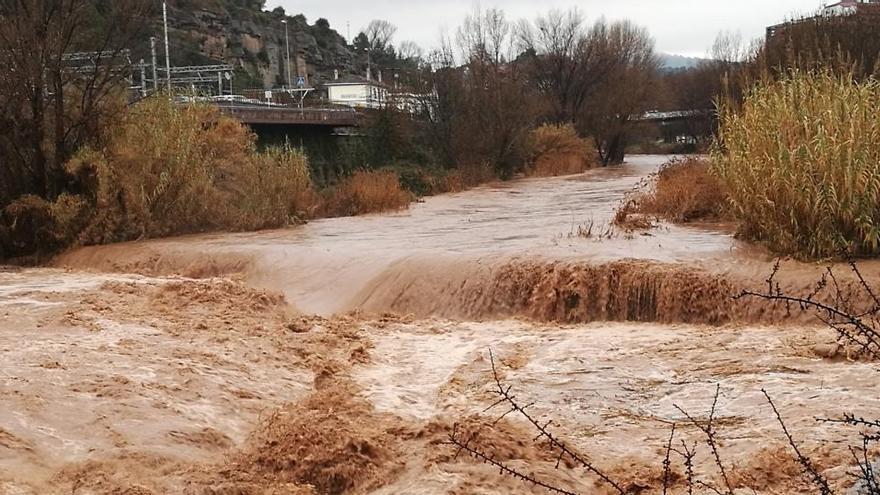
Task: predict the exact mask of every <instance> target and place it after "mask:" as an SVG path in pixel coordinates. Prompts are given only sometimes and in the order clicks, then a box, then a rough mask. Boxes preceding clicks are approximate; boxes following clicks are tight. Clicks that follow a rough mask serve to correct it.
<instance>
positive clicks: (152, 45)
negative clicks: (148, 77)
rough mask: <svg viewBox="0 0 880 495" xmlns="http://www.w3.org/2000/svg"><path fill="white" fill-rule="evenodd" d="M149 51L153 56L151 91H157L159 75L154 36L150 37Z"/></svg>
mask: <svg viewBox="0 0 880 495" xmlns="http://www.w3.org/2000/svg"><path fill="white" fill-rule="evenodd" d="M150 52H151V55H152V56H153V91H159V76H158V74H157V72H158V70H157V68H156V37H155V36H152V37H150Z"/></svg>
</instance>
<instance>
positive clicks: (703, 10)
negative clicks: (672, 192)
mask: <svg viewBox="0 0 880 495" xmlns="http://www.w3.org/2000/svg"><path fill="white" fill-rule="evenodd" d="M828 3H831V1H830V0H829V2H828ZM267 5H268V6H269V8H274V7H276V6H278V5H281V6H282V7H284V9H285V10H286V11H287V13H288V14H291V15H294V14H298V13H302V14H305V16H306V18H307V19H308V20H309V22H310V23H313V22H314V21H315V20H316V19H317V18H319V17H325V18H327V19H328V20H329V21H330V24H331V26H333V27H334V28H335V29H336V30H337V31H339V32H340V33H341V34H342V35H343V36H346V35H347V29H346V24H347V23H350V25H351V34H352V36H354V35H355V34H357V33H358V31H360V29H361V28H363V27H364V26H366V24H367V23H368V22H369V21H370V20H371V19H385V20H388V21H391V22H392V23H394V24H395V25H397V26H398V28H399V30H398V34H397V36H396V41H397V42H400V41H404V40H412V41H415V42H416V43H418V44H419V45H421V46H422V47H424V48H430V47H432V46H435V45H436V44H437V40H438V39H439V35H440V32H441V30H442V29H444V28H445V29H448V30H449V31H453V30H454V29H455V28H456V27H457V26H458V25H459V23H460V22H461V20H462V19H463V18H464V16H465V15H466V14H467V13H469V12H471V11H472V10H473V7H474V5H475V2H474V1H473V0H447V1H442V2H441V1H433V0H357V1H355V0H344V1H343V0H269V1H268V2H267ZM480 5H481V6H482V7H484V8H487V7H500V8H502V9H503V10H504V11H505V12H507V14H508V16H509V17H510V18H511V19H514V20H518V19H521V18H531V17H534V16H535V15H536V14H538V13H542V12H546V11H547V10H550V9H553V8H557V9H563V10H567V9H569V8H571V7H575V6H577V7H578V8H579V9H580V10H581V12H582V13H583V14H584V15H585V16H586V17H587V19H588V20H593V19H596V18H598V17H601V16H604V17H606V18H607V19H609V20H615V19H623V18H628V19H631V20H633V21H635V22H637V23H639V24H641V25H644V26H646V27H647V28H648V29H649V30H650V31H651V34H652V35H653V36H654V38H655V39H656V40H657V49H658V50H659V51H662V52H667V53H676V54H681V55H696V56H700V55H703V54H705V53H706V52H707V51H708V49H709V47H711V45H712V42H713V41H714V39H715V36H716V34H717V33H718V32H719V31H722V30H729V31H734V32H736V31H739V32H741V33H742V36H743V37H744V38H745V39H747V40H749V39H753V38H756V37H760V36H763V34H764V28H765V27H766V26H768V25H772V24H776V23H778V22H779V21H782V20H783V19H785V18H786V17H790V16H791V15H793V14H796V13H806V12H813V11H815V10H816V9H817V8H819V7H821V5H822V1H821V0H580V1H573V0H543V1H535V0H503V1H501V0H497V1H494V2H493V1H491V0H482V1H481V2H480Z"/></svg>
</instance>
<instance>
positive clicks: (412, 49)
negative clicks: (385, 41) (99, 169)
mask: <svg viewBox="0 0 880 495" xmlns="http://www.w3.org/2000/svg"><path fill="white" fill-rule="evenodd" d="M424 54H425V52H424V50H422V47H420V46H419V45H417V44H416V43H415V42H414V41H408V40H407V41H404V42H402V43H401V44H400V46H399V47H398V48H397V56H398V57H400V58H401V59H402V60H409V61H419V60H421V58H422V57H423V56H424Z"/></svg>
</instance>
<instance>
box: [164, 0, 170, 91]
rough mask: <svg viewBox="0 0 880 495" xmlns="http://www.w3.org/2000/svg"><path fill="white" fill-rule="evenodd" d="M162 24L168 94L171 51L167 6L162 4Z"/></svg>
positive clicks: (165, 3)
mask: <svg viewBox="0 0 880 495" xmlns="http://www.w3.org/2000/svg"><path fill="white" fill-rule="evenodd" d="M162 23H163V24H164V25H165V76H166V82H167V83H168V93H169V94H170V93H171V50H169V48H168V4H167V2H162Z"/></svg>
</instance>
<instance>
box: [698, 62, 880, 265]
mask: <svg viewBox="0 0 880 495" xmlns="http://www.w3.org/2000/svg"><path fill="white" fill-rule="evenodd" d="M720 125H721V128H720V140H719V142H718V143H717V144H716V145H715V147H714V150H713V153H712V155H713V160H714V162H715V166H714V169H715V171H716V172H717V174H718V176H719V177H720V178H721V179H722V181H723V182H724V184H725V186H726V188H727V189H728V191H729V197H730V206H731V210H732V214H733V215H734V216H735V217H736V219H737V220H738V221H739V222H740V234H741V235H742V236H744V237H746V238H748V239H752V240H757V241H761V242H763V243H765V244H766V245H767V246H768V247H769V248H771V249H773V250H775V251H777V252H780V253H786V254H794V255H799V256H802V257H810V258H824V257H831V256H837V255H839V254H840V253H841V252H842V251H848V252H849V253H851V254H852V255H856V256H876V255H878V254H880V82H878V81H876V80H873V79H869V80H867V81H866V82H862V83H858V82H855V81H854V80H853V79H852V77H851V76H839V75H834V74H832V73H830V72H816V73H808V72H793V73H791V74H790V75H788V76H787V77H785V78H783V79H781V80H779V81H777V82H770V83H762V84H759V85H758V86H756V87H755V88H754V89H753V90H752V91H751V92H750V93H749V94H748V96H747V97H746V100H745V102H744V104H743V105H742V109H741V110H735V109H733V107H732V106H723V107H722V109H721V124H720Z"/></svg>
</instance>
